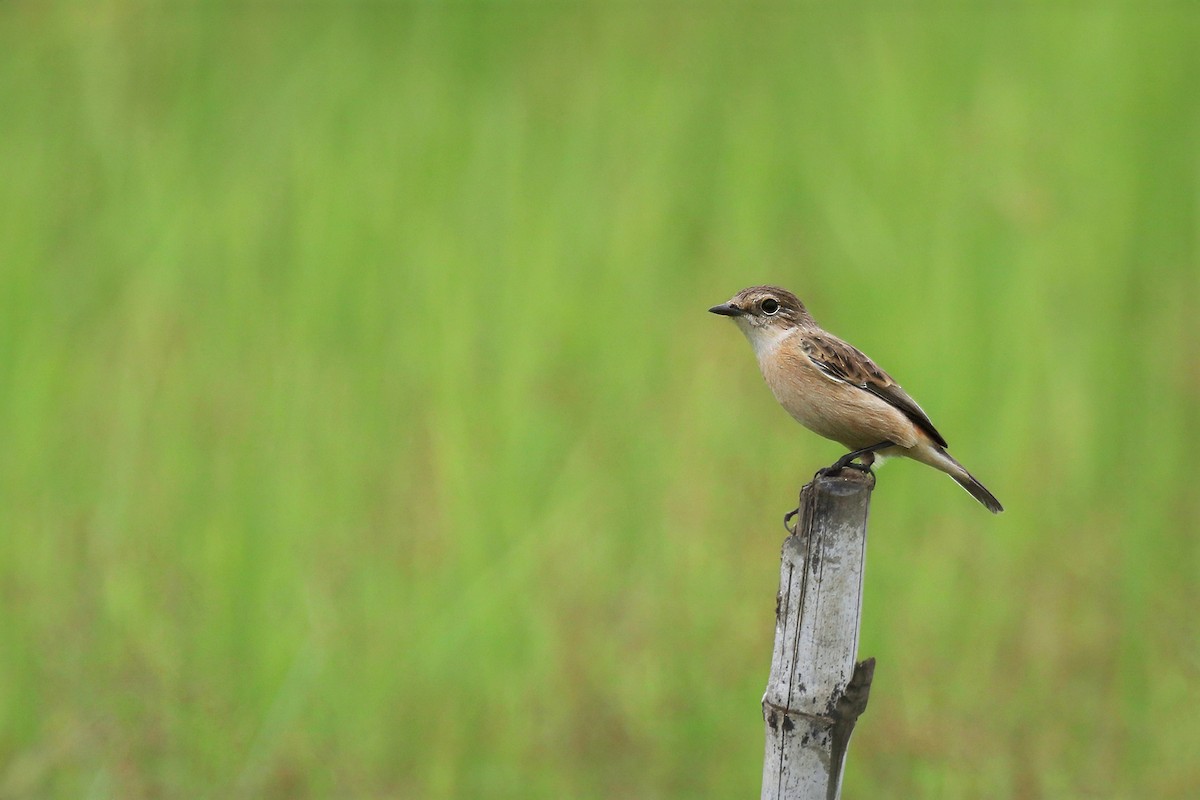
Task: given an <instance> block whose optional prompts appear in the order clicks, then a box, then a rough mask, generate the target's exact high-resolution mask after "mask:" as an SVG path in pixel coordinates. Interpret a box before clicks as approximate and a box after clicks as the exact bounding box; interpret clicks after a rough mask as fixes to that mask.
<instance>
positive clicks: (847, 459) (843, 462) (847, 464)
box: [783, 439, 896, 533]
mask: <svg viewBox="0 0 1200 800" xmlns="http://www.w3.org/2000/svg"><path fill="white" fill-rule="evenodd" d="M895 444H896V443H895V442H892V441H888V440H887V439H884V440H883V441H882V442H879V443H878V444H873V445H871V446H870V447H864V448H863V449H861V450H855V451H853V452H850V453H846V455H844V456H842V457H841V458H839V459H838V460H837V461H835V462H834V463H833V464H832V465H830V466H828V467H825V468H824V469H819V470H817V474H816V475H815V476H814V477H817V478H823V477H826V476H828V475H832V474H834V473H835V472H839V471H841V470H843V469H846V468H849V469H856V470H858V471H859V472H870V471H871V464H873V463H874V461H875V451H876V450H882V449H884V448H885V447H892V446H894V445H895ZM863 456H870V457H871V458H870V460H869V461H867V463H865V464H855V463H854V459H856V458H862V457H863ZM799 513H800V509H798V508H793V509H792V510H791V511H789V512H788V513H786V514H784V515H783V527H784V529H785V530H787V532H788V533H795V532H796V529H795V528H793V527H792V526H791V525H790V524H789V523H790V522H791V521H792V518H793V517H795V516H796V515H797V514H799Z"/></svg>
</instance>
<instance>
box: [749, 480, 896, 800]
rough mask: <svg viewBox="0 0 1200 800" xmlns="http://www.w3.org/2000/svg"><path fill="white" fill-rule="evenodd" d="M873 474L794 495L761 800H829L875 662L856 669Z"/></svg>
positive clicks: (766, 706)
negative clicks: (795, 509)
mask: <svg viewBox="0 0 1200 800" xmlns="http://www.w3.org/2000/svg"><path fill="white" fill-rule="evenodd" d="M874 488H875V478H874V476H873V475H871V474H869V473H863V472H859V471H856V470H852V469H845V470H842V471H840V472H838V473H836V474H835V475H831V476H826V475H817V477H815V478H813V481H812V483H809V484H807V485H806V486H805V487H804V488H803V489H801V490H800V508H799V515H798V517H797V520H798V521H797V523H796V528H795V531H794V533H793V534H792V535H791V536H788V537H787V539H785V540H784V542H783V555H782V559H781V561H782V563H781V568H780V577H779V595H778V596H777V598H776V603H775V650H774V652H773V654H772V656H771V675H770V677H769V678H768V679H767V691H766V693H765V694H764V695H763V701H762V709H763V720H764V722H765V723H766V735H767V748H766V756H765V758H764V760H763V784H762V798H763V800H836V798H838V797H839V796H840V794H841V786H842V770H843V768H844V766H845V759H846V748H847V746H848V745H849V742H850V734H851V733H852V732H853V730H854V723H855V722H856V721H857V720H858V717H859V715H860V714H862V712H863V711H864V710H865V709H866V707H867V697H868V695H869V694H870V691H871V678H872V676H873V675H874V672H875V659H873V658H869V659H867V660H866V661H862V662H859V663H857V664H856V663H855V653H856V652H857V650H858V625H859V618H860V609H861V604H862V589H863V564H864V561H865V556H866V547H867V510H868V507H869V506H870V502H871V490H872V489H874Z"/></svg>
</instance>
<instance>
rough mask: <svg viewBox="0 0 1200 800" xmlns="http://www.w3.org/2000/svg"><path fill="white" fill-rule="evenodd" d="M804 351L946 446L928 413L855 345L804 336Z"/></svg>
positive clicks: (832, 373) (819, 366) (834, 375)
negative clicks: (890, 406)
mask: <svg viewBox="0 0 1200 800" xmlns="http://www.w3.org/2000/svg"><path fill="white" fill-rule="evenodd" d="M801 347H803V348H804V354H805V355H807V356H808V358H809V360H810V361H812V362H813V364H814V365H816V367H817V369H819V370H821V371H822V372H824V373H825V374H826V375H828V376H829V377H831V378H834V379H836V380H839V381H843V382H845V383H849V384H850V385H852V386H857V387H858V388H859V389H862V390H864V391H867V392H870V393H871V394H873V395H875V396H876V397H878V398H880V399H881V400H883V401H885V402H887V403H890V404H891V405H893V406H895V407H896V408H897V409H899V410H900V411H901V412H902V413H903V414H904V416H906V417H908V418H909V419H910V420H912V421H913V423H914V424H915V425H916V426H917V427H919V428H920V429H921V430H923V431H925V432H926V433H928V434H929V436H930V438H932V439H933V440H934V441H935V442H937V443H938V444H940V445H941V446H942V447H946V440H945V439H944V438H942V435H941V434H940V433H938V430H937V428H935V427H933V423H932V422H930V421H929V417H928V415H926V414H925V412H924V411H922V410H921V407H920V406H919V405H917V401H916V400H913V399H912V398H911V397H909V396H908V392H906V391H904V390H903V389H902V388H900V384H898V383H896V382H895V381H894V380H892V376H891V375H888V374H887V373H886V372H884V371H883V370H881V369H880V368H879V367H878V366H876V365H875V362H874V361H872V360H871V359H869V358H867V356H866V354H865V353H863V352H862V351H861V350H859V349H858V348H857V347H854V346H852V345H849V344H847V343H846V342H843V341H842V340H841V339H837V338H835V337H833V336H806V337H804V338H803V340H802V342H801Z"/></svg>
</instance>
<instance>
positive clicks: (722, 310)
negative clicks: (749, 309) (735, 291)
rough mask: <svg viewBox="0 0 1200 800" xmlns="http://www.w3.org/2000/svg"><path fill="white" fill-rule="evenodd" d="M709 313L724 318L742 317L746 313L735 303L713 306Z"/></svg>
mask: <svg viewBox="0 0 1200 800" xmlns="http://www.w3.org/2000/svg"><path fill="white" fill-rule="evenodd" d="M709 313H711V314H720V315H721V316H723V317H740V316H742V315H743V314H745V313H746V312H745V311H742V310H741V309H740V308H738V307H737V306H735V305H734V304H733V303H722V304H721V305H719V306H713V307H712V308H710V309H709Z"/></svg>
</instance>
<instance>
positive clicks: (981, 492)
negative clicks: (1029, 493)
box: [932, 446, 1004, 514]
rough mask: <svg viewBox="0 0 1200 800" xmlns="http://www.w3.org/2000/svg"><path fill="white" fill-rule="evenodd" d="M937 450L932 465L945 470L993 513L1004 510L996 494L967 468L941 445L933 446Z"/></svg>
mask: <svg viewBox="0 0 1200 800" xmlns="http://www.w3.org/2000/svg"><path fill="white" fill-rule="evenodd" d="M934 449H935V450H936V452H937V455H936V457H935V458H936V460H937V462H938V463H936V464H933V465H932V466H935V467H937V468H938V469H940V470H942V471H943V472H945V473H946V474H947V475H949V476H950V477H951V478H954V480H955V481H956V482H957V483H958V485H959V486H961V487H963V488H964V489H966V490H967V491H968V492H969V493H970V494H971V497H974V498H975V499H976V500H978V501H979V502H980V503H982V504H983V506H984V507H985V508H986V509H987V510H988V511H990V512H992V513H993V514H999V513H1000V512H1001V511H1003V510H1004V506H1002V505H1000V501H999V500H997V499H996V495H994V494H992V493H991V492H989V491H988V490H987V487H986V486H984V485H983V484H982V483H980V482H979V481H978V480H977V479H976V478H975V476H974V475H972V474H971V473H969V472H967V468H966V467H964V466H963V465H962V464H960V463H958V462H957V461H956V460H955V459H954V456H952V455H950V454H949V453H947V452H946V451H945V449H944V448H942V447H937V446H935V447H934Z"/></svg>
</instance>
